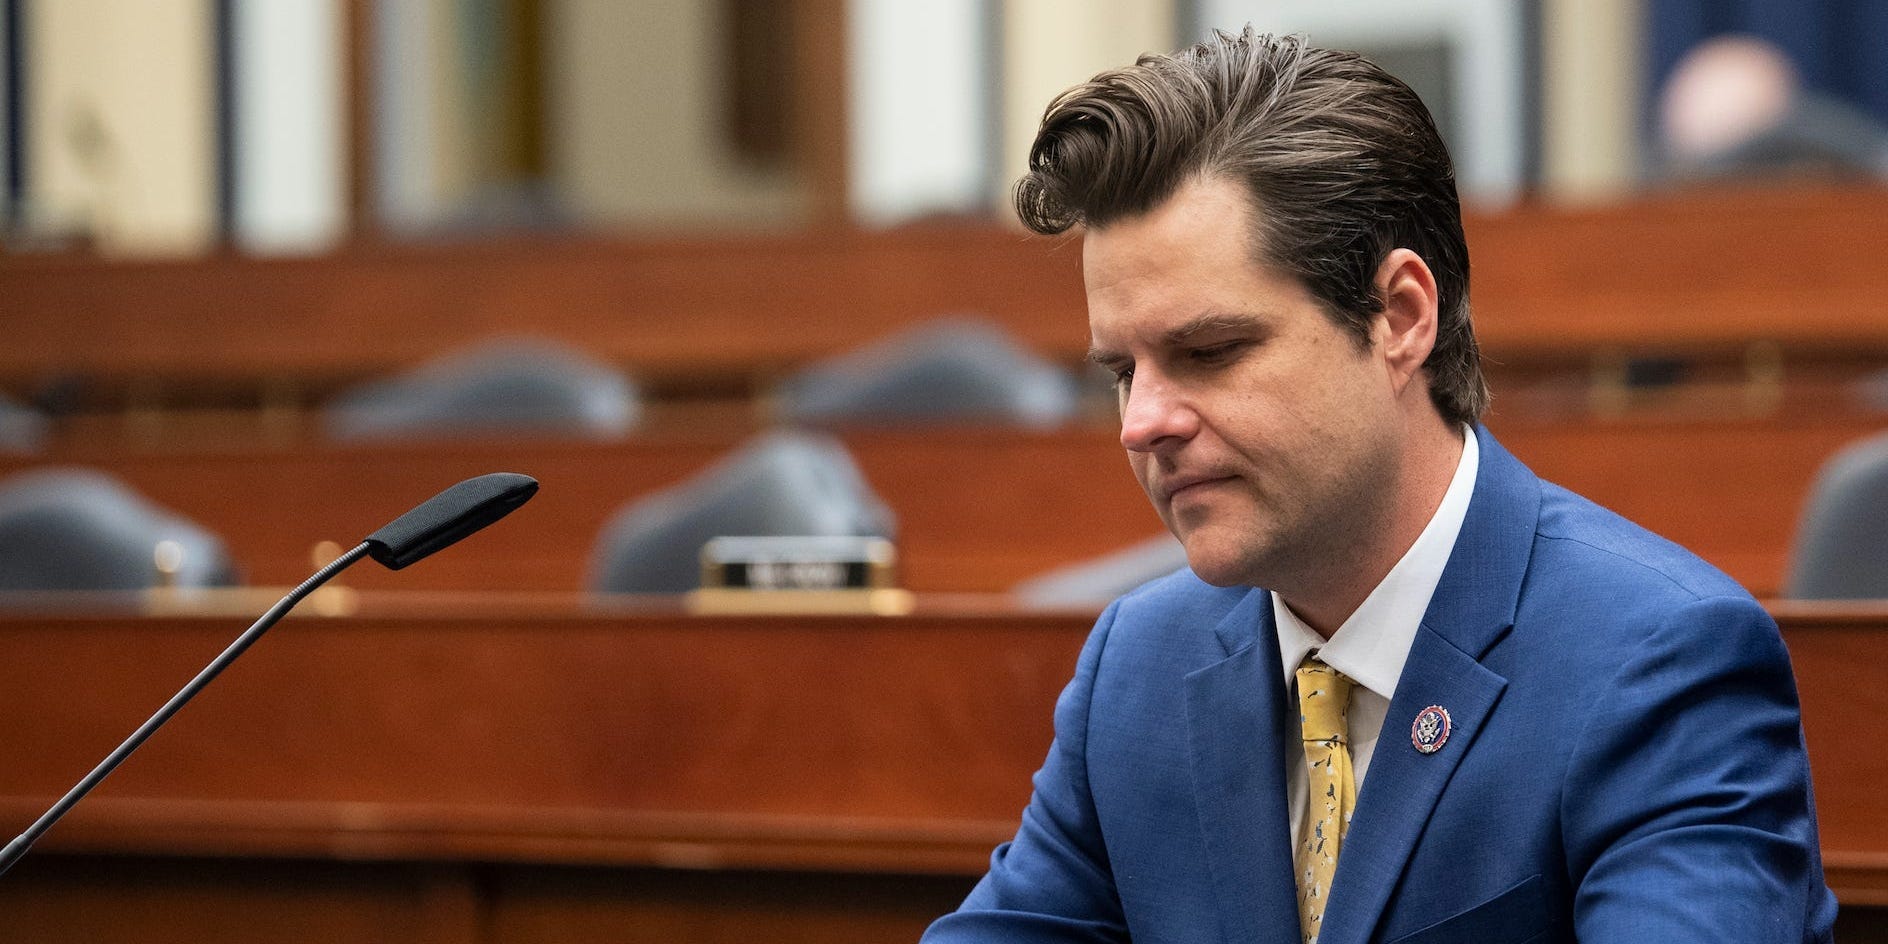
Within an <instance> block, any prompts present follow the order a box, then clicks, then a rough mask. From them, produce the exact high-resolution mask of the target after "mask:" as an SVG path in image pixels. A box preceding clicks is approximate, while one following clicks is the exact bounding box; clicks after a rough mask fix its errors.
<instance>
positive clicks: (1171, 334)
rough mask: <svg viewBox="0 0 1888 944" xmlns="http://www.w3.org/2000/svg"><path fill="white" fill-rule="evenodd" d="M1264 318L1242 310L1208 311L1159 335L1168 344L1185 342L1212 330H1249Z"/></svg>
mask: <svg viewBox="0 0 1888 944" xmlns="http://www.w3.org/2000/svg"><path fill="white" fill-rule="evenodd" d="M1264 324H1265V319H1263V318H1260V317H1259V316H1257V315H1253V314H1247V313H1244V312H1221V311H1209V312H1206V313H1205V314H1202V315H1200V316H1199V317H1198V318H1195V319H1193V320H1192V321H1189V322H1187V323H1185V324H1181V325H1176V326H1175V327H1172V328H1169V329H1167V331H1166V333H1165V334H1163V335H1162V336H1161V338H1162V340H1164V341H1166V342H1167V343H1168V344H1185V343H1186V342H1188V341H1190V340H1192V339H1193V338H1194V337H1195V336H1197V335H1201V334H1208V333H1211V332H1214V331H1249V330H1253V329H1257V328H1261V327H1263V326H1264Z"/></svg>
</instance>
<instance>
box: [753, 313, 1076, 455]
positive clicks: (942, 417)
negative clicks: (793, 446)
mask: <svg viewBox="0 0 1888 944" xmlns="http://www.w3.org/2000/svg"><path fill="white" fill-rule="evenodd" d="M774 394H775V401H776V404H777V409H778V411H779V414H780V416H781V417H782V418H783V419H785V420H787V421H789V422H795V423H810V424H876V425H886V424H897V425H910V424H924V423H972V422H975V423H998V424H1003V425H1012V426H1025V427H1036V428H1045V427H1054V426H1060V425H1062V424H1064V423H1066V422H1068V421H1069V420H1070V419H1071V418H1073V417H1074V416H1076V414H1077V413H1078V411H1079V407H1080V403H1079V399H1080V398H1079V396H1078V395H1077V391H1076V384H1075V379H1074V378H1073V377H1072V376H1071V375H1070V373H1069V371H1067V370H1064V369H1062V368H1060V367H1057V366H1056V365H1054V364H1051V363H1049V362H1047V361H1045V360H1043V359H1042V358H1040V357H1037V356H1036V355H1034V354H1031V353H1030V352H1028V351H1026V350H1024V349H1023V348H1021V347H1020V346H1018V345H1017V344H1016V342H1015V341H1014V340H1012V339H1011V338H1010V337H1009V336H1008V335H1007V334H1005V333H1004V332H1003V331H1002V330H1001V329H999V328H997V327H996V326H994V325H992V324H990V323H988V322H985V321H982V320H978V319H971V318H948V319H941V320H938V321H933V322H931V323H929V324H926V325H922V326H920V327H918V328H915V329H912V330H910V331H906V332H903V333H901V334H896V335H893V336H891V337H889V338H885V339H882V340H880V341H878V342H875V343H873V344H871V345H868V346H866V347H864V348H861V349H859V350H855V351H852V352H850V353H847V354H842V355H839V356H837V357H833V358H829V359H827V360H824V361H820V362H817V363H814V364H812V365H811V366H808V367H806V368H805V369H803V370H801V371H799V372H798V373H796V374H795V375H793V376H792V377H790V378H788V379H787V380H785V381H783V382H782V383H781V384H780V385H779V386H778V387H777V388H776V389H775V391H774Z"/></svg>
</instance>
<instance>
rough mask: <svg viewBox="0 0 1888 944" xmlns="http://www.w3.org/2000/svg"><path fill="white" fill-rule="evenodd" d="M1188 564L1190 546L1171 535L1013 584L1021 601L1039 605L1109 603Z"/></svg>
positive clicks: (1012, 590) (1086, 605)
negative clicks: (1184, 544)
mask: <svg viewBox="0 0 1888 944" xmlns="http://www.w3.org/2000/svg"><path fill="white" fill-rule="evenodd" d="M1186 565H1187V549H1186V548H1185V547H1183V546H1181V544H1180V542H1179V540H1178V539H1176V538H1175V537H1174V536H1173V535H1171V534H1162V535H1160V536H1158V537H1152V538H1148V539H1147V540H1145V541H1141V542H1138V543H1136V544H1133V545H1130V546H1128V547H1125V548H1123V549H1121V550H1118V551H1114V552H1112V553H1109V554H1104V555H1102V556H1101V557H1097V558H1094V559H1092V560H1086V561H1082V562H1080V563H1075V564H1070V565H1068V566H1066V567H1058V568H1056V569H1054V570H1051V571H1048V572H1046V573H1042V574H1037V575H1036V576H1034V577H1031V578H1029V579H1028V580H1025V581H1023V582H1022V583H1019V584H1017V585H1016V586H1015V587H1012V588H1011V590H1010V592H1011V593H1012V594H1014V595H1015V596H1016V599H1017V600H1018V602H1021V603H1024V604H1027V605H1029V606H1039V607H1061V606H1070V607H1089V606H1095V607H1101V606H1107V605H1108V604H1109V603H1112V602H1113V601H1114V598H1115V597H1118V596H1120V595H1121V594H1123V593H1126V592H1128V591H1129V590H1132V589H1134V588H1135V587H1138V586H1140V585H1141V584H1144V583H1146V582H1148V581H1150V580H1153V579H1155V578H1157V577H1165V576H1166V575H1168V574H1170V573H1173V572H1174V571H1176V570H1179V569H1180V568H1182V567H1185V566H1186Z"/></svg>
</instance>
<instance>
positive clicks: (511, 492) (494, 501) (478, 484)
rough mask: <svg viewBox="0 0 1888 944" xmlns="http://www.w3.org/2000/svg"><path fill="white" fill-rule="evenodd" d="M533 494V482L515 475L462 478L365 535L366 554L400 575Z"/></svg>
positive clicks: (495, 473)
mask: <svg viewBox="0 0 1888 944" xmlns="http://www.w3.org/2000/svg"><path fill="white" fill-rule="evenodd" d="M537 491H538V480H537V479H534V478H532V477H531V476H528V475H519V474H518V473H516V472H493V473H490V474H488V475H481V476H478V477H476V478H469V479H466V480H465V481H463V482H460V483H459V484H457V485H454V486H453V487H451V488H449V489H446V490H445V491H443V492H440V493H439V494H437V495H434V496H433V497H432V498H429V499H427V500H426V501H425V502H424V503H422V504H420V505H419V506H418V507H416V508H414V509H413V510H412V511H409V512H407V513H406V514H404V515H401V516H400V517H398V518H395V519H393V521H391V522H389V523H388V524H387V525H386V526H385V527H383V528H381V529H380V530H378V531H375V532H374V533H373V534H370V535H368V536H367V539H366V543H367V545H368V548H367V554H368V556H369V557H372V558H373V559H374V560H377V561H379V562H380V563H381V564H383V565H385V566H386V567H387V569H389V570H399V569H400V568H402V567H405V566H406V565H408V564H411V563H413V562H414V561H417V560H419V559H420V558H422V557H425V556H427V555H428V554H431V553H433V552H434V551H437V550H440V549H442V548H445V547H447V546H448V545H451V544H453V543H454V542H456V541H458V540H459V539H460V538H463V537H465V536H467V535H469V534H471V533H472V532H474V531H477V530H478V529H480V528H483V527H485V526H486V525H488V524H491V523H492V522H494V521H497V520H498V519H500V518H503V517H505V516H506V515H508V514H511V511H512V509H514V508H516V507H518V506H519V505H522V504H524V503H525V502H527V501H529V500H530V499H531V496H532V495H535V494H537Z"/></svg>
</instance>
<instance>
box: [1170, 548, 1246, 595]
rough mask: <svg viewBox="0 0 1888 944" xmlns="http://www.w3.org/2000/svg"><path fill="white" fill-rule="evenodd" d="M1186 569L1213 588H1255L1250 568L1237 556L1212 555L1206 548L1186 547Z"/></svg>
mask: <svg viewBox="0 0 1888 944" xmlns="http://www.w3.org/2000/svg"><path fill="white" fill-rule="evenodd" d="M1187 567H1188V568H1190V569H1192V571H1193V575H1194V576H1195V577H1198V578H1200V579H1201V580H1203V581H1205V582H1207V583H1209V584H1212V585H1213V586H1215V587H1249V586H1256V584H1254V583H1253V581H1252V576H1251V573H1250V568H1249V567H1247V566H1246V563H1245V561H1244V560H1242V559H1240V558H1239V557H1238V556H1237V555H1232V554H1225V553H1214V552H1212V551H1211V550H1209V549H1206V548H1198V549H1196V548H1195V547H1194V546H1193V545H1191V544H1188V545H1187Z"/></svg>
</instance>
